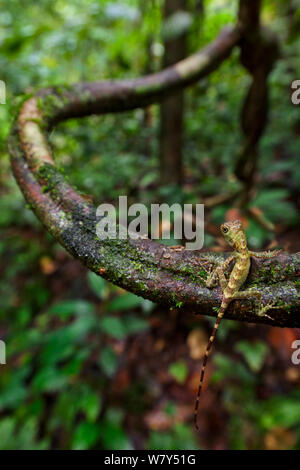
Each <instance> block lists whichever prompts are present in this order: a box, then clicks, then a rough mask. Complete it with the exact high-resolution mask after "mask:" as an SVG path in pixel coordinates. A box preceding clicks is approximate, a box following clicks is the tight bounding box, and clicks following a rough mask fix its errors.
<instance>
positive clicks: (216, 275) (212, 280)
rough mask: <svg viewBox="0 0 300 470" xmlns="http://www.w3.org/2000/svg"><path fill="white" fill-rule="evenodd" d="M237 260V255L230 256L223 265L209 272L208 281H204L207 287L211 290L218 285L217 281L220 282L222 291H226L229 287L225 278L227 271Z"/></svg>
mask: <svg viewBox="0 0 300 470" xmlns="http://www.w3.org/2000/svg"><path fill="white" fill-rule="evenodd" d="M234 259H235V255H231V256H229V258H227V259H226V260H225V261H224V262H223V263H221V264H220V265H219V266H217V267H216V268H215V269H213V270H212V271H208V275H207V279H205V280H204V282H205V285H206V287H208V288H209V289H211V288H212V287H214V285H215V284H216V283H217V279H218V280H219V283H220V286H221V289H222V291H224V290H225V289H226V286H227V282H228V281H227V279H226V277H225V270H226V268H227V267H228V266H229V264H230V263H231V261H233V260H234Z"/></svg>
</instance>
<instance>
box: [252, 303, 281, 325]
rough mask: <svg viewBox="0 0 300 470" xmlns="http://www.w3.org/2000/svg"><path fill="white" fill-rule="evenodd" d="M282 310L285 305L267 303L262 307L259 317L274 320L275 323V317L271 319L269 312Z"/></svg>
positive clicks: (258, 313)
mask: <svg viewBox="0 0 300 470" xmlns="http://www.w3.org/2000/svg"><path fill="white" fill-rule="evenodd" d="M278 308H280V309H282V308H284V305H276V302H269V303H267V304H266V305H261V306H260V308H259V310H258V312H257V315H258V316H259V317H266V318H269V320H273V321H275V318H273V317H270V315H267V314H266V312H267V311H268V310H274V309H278Z"/></svg>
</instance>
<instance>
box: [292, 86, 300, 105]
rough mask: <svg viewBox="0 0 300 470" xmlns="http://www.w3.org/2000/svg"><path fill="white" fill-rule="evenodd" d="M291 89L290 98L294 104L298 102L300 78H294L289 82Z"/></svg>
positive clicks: (299, 101) (299, 97)
mask: <svg viewBox="0 0 300 470" xmlns="http://www.w3.org/2000/svg"><path fill="white" fill-rule="evenodd" d="M291 88H292V90H295V91H294V92H293V93H292V96H291V100H292V103H293V104H295V105H298V104H300V80H294V81H293V82H292V84H291Z"/></svg>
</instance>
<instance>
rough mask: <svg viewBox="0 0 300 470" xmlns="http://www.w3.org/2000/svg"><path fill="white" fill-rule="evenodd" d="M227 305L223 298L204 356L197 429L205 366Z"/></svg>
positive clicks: (198, 397)
mask: <svg viewBox="0 0 300 470" xmlns="http://www.w3.org/2000/svg"><path fill="white" fill-rule="evenodd" d="M227 307H228V302H226V301H225V300H223V301H222V304H221V307H220V310H219V313H218V316H217V319H216V323H215V325H214V328H213V331H212V334H211V336H210V338H209V341H208V344H207V347H206V351H205V354H204V358H203V364H202V369H201V375H200V382H199V388H198V393H197V398H196V401H195V410H194V424H195V428H196V429H197V431H199V426H198V407H199V401H200V395H201V390H202V385H203V381H204V375H205V368H206V364H207V360H208V356H209V353H210V350H211V347H212V345H213V342H214V339H215V337H216V334H217V331H218V328H219V325H220V323H221V320H222V318H223V315H224V313H225V310H226V308H227Z"/></svg>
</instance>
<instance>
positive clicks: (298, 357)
mask: <svg viewBox="0 0 300 470" xmlns="http://www.w3.org/2000/svg"><path fill="white" fill-rule="evenodd" d="M292 349H295V351H294V352H293V354H292V357H291V361H292V363H293V364H294V365H295V366H297V365H299V364H300V339H296V340H295V341H293V343H292Z"/></svg>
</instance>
